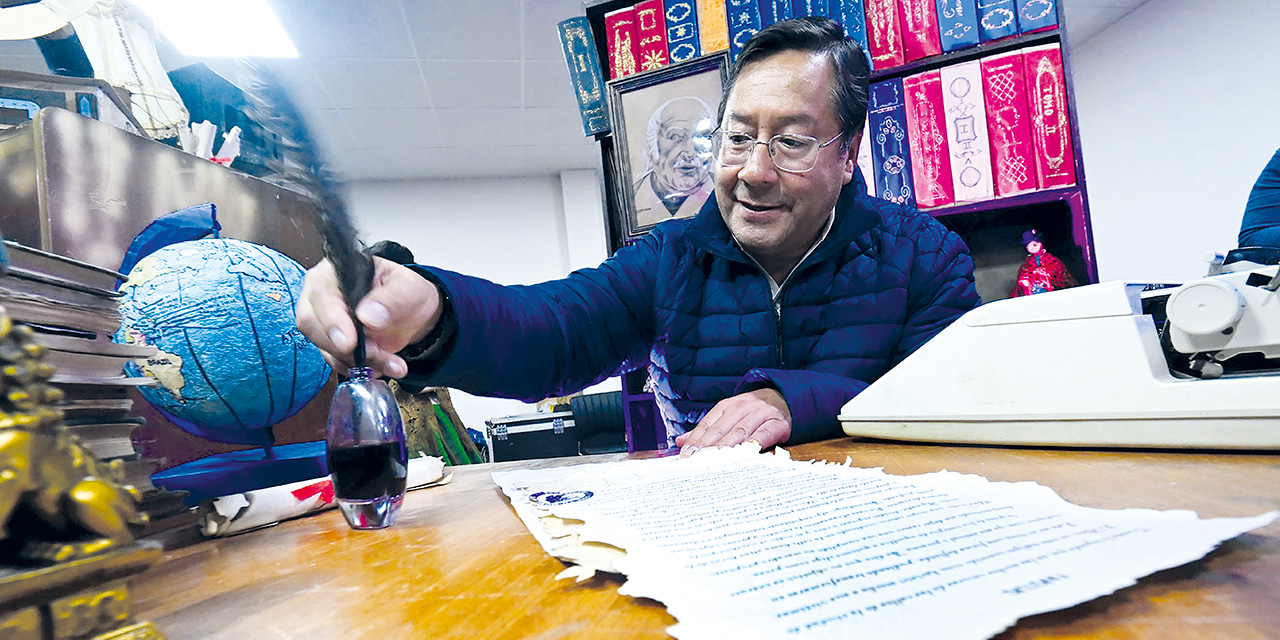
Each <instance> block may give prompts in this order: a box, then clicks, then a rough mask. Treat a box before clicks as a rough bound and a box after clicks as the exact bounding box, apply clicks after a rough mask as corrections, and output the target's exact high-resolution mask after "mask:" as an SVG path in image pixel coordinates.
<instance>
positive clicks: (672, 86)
mask: <svg viewBox="0 0 1280 640" xmlns="http://www.w3.org/2000/svg"><path fill="white" fill-rule="evenodd" d="M728 76H729V62H728V55H727V54H726V53H725V52H720V53H716V54H712V55H707V56H702V57H700V58H695V59H693V60H689V61H688V62H682V63H679V64H675V65H670V66H667V67H662V68H660V69H655V70H653V71H647V72H645V73H641V74H637V75H633V76H628V77H626V78H619V79H617V80H613V81H610V82H609V83H608V85H607V86H608V96H609V97H608V102H609V120H610V124H611V125H612V128H613V158H612V160H613V162H612V163H611V165H612V172H613V176H612V177H613V181H612V182H613V185H614V191H615V194H614V202H615V203H616V206H615V207H614V212H613V213H614V215H615V216H616V218H617V219H616V220H615V221H614V222H615V225H614V228H615V229H617V230H618V231H619V232H620V233H621V235H622V240H623V241H624V242H626V241H629V240H632V239H634V238H636V237H639V236H642V235H644V234H645V233H647V232H648V231H649V229H652V228H653V227H654V226H655V225H656V224H658V223H659V222H661V221H663V220H669V219H674V218H688V217H692V216H693V215H694V214H696V213H697V212H698V209H699V208H700V207H701V206H702V204H703V203H704V202H706V199H707V198H708V197H709V196H710V194H711V192H712V191H713V190H714V187H715V181H714V177H713V176H714V171H713V168H714V167H713V164H712V160H711V140H710V134H711V132H712V131H714V130H715V128H716V126H717V124H718V123H717V122H716V110H717V109H718V108H719V105H720V97H721V96H722V95H723V93H724V85H725V82H726V81H727V80H728Z"/></svg>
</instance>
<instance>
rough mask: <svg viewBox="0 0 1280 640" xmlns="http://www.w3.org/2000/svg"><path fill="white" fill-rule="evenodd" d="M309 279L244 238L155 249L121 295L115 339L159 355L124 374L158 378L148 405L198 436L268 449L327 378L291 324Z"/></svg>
mask: <svg viewBox="0 0 1280 640" xmlns="http://www.w3.org/2000/svg"><path fill="white" fill-rule="evenodd" d="M303 275H304V271H303V268H302V266H301V265H299V264H298V263H297V262H295V261H293V260H292V259H290V258H289V257H287V256H285V255H284V254H281V253H280V252H278V251H275V250H273V249H270V248H268V247H264V246H262V245H258V244H253V243H250V242H244V241H241V240H232V239H222V238H209V239H203V240H193V241H189V242H180V243H177V244H172V245H169V246H167V247H164V248H161V249H159V250H157V251H155V252H154V253H152V254H150V255H148V256H146V257H145V258H143V259H141V260H139V261H138V263H137V264H136V265H134V267H133V269H132V270H130V272H129V274H128V279H127V280H125V282H124V284H123V285H121V287H120V291H121V293H122V294H123V297H122V298H121V299H120V311H121V315H122V316H123V322H122V324H121V327H120V330H119V331H118V332H117V333H116V335H115V341H116V342H119V343H124V344H147V345H152V346H155V347H156V348H157V349H158V353H157V354H156V355H155V356H153V357H151V358H148V359H146V360H135V361H133V362H131V363H130V364H128V365H126V367H125V369H126V373H128V374H129V375H131V376H149V377H152V378H155V379H156V380H157V381H158V383H159V384H156V385H152V386H144V387H141V388H140V389H139V390H140V391H141V393H142V395H143V397H145V398H146V399H147V401H149V402H151V404H153V405H155V407H156V408H157V409H159V410H160V411H161V412H162V413H164V414H165V415H166V416H167V417H169V418H170V419H171V420H173V422H174V424H176V425H178V426H179V427H181V428H182V429H184V430H186V431H187V432H188V433H191V434H192V435H196V436H200V437H203V438H206V439H209V440H213V441H216V442H223V443H231V444H248V445H257V446H266V445H269V444H271V433H270V429H269V427H270V426H272V425H274V424H276V423H278V422H280V421H282V420H284V419H285V418H288V417H289V416H291V415H293V414H295V413H297V412H298V411H299V410H301V409H302V407H303V406H305V405H306V404H307V403H308V402H309V401H310V400H311V399H312V398H313V397H315V395H316V393H317V392H318V391H319V390H320V388H321V387H323V386H324V384H325V382H326V381H327V380H328V378H329V373H330V369H329V365H328V363H326V362H325V361H324V358H323V357H321V355H320V350H319V349H317V348H316V346H315V345H313V344H312V343H311V342H310V341H309V340H307V339H306V338H305V337H304V336H303V335H302V333H301V332H299V331H298V329H297V327H296V325H295V323H294V318H295V316H294V304H295V301H296V300H297V297H298V295H299V294H300V293H301V291H302V279H303Z"/></svg>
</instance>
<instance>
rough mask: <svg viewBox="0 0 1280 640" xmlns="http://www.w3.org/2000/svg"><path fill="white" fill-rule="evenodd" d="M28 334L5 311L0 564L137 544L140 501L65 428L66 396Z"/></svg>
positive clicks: (0, 380) (0, 340)
mask: <svg viewBox="0 0 1280 640" xmlns="http://www.w3.org/2000/svg"><path fill="white" fill-rule="evenodd" d="M45 350H46V349H45V347H44V346H42V345H40V344H38V343H37V342H36V341H35V337H34V333H33V332H32V330H31V328H30V327H27V326H23V325H15V324H13V322H12V321H11V320H10V319H9V316H8V314H7V313H5V312H4V310H3V308H0V556H8V557H0V562H7V561H12V560H19V561H27V562H65V561H69V560H75V559H78V558H84V557H87V556H91V555H94V554H97V553H101V552H103V551H106V550H108V549H115V548H119V547H123V546H127V545H128V544H129V543H130V542H132V541H133V535H132V533H131V531H130V529H129V527H130V525H142V524H145V523H146V515H145V514H142V513H140V512H139V511H138V504H139V501H140V496H139V494H138V492H137V490H136V489H134V488H133V487H130V486H126V485H124V484H123V479H124V467H123V464H122V463H121V462H120V461H119V460H115V461H112V462H111V463H106V462H103V461H101V460H99V459H98V458H96V457H95V456H94V455H93V454H92V453H90V452H89V451H88V450H86V449H85V448H84V447H83V446H82V445H81V444H80V442H79V441H78V440H77V439H76V438H75V437H74V436H72V435H70V434H69V433H68V432H67V430H66V429H64V428H63V426H62V420H63V413H62V410H61V409H58V408H57V405H58V403H59V402H61V401H62V391H61V390H60V389H57V388H55V387H53V386H52V385H50V384H49V378H50V377H51V376H52V375H53V372H54V371H53V367H52V366H50V365H49V364H47V363H46V362H45V361H44V354H45Z"/></svg>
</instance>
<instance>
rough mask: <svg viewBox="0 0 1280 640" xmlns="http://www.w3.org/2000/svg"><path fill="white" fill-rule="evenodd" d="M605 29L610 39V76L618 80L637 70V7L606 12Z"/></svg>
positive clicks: (608, 44)
mask: <svg viewBox="0 0 1280 640" xmlns="http://www.w3.org/2000/svg"><path fill="white" fill-rule="evenodd" d="M604 30H605V33H606V34H608V38H609V40H608V41H607V42H606V43H605V44H606V45H607V46H608V48H609V78H610V79H613V80H617V79H618V78H624V77H626V76H629V75H631V74H633V73H635V72H636V70H637V69H639V65H637V64H636V59H637V58H636V54H637V49H636V12H635V7H627V8H626V9H618V10H617V11H610V12H609V13H606V14H604Z"/></svg>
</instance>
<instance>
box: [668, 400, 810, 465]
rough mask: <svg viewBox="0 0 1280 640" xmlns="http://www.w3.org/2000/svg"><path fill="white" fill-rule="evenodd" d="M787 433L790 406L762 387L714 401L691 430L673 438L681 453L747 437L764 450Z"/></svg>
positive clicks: (733, 443) (744, 439) (745, 439)
mask: <svg viewBox="0 0 1280 640" xmlns="http://www.w3.org/2000/svg"><path fill="white" fill-rule="evenodd" d="M790 436H791V409H790V408H789V407H787V401H786V400H785V399H783V397H782V394H781V393H779V392H778V391H777V390H776V389H767V388H766V389H756V390H755V391H748V392H746V393H740V394H738V395H736V396H731V397H728V398H725V399H724V400H721V401H720V402H717V403H716V406H714V407H712V408H711V411H709V412H707V415H706V416H705V417H704V418H702V420H701V421H699V422H698V426H697V427H696V428H695V429H694V430H693V431H690V432H688V433H685V434H682V435H680V436H677V437H676V446H677V447H680V455H682V456H687V455H692V454H693V452H695V451H697V450H698V449H702V448H704V447H731V446H733V445H737V444H742V443H743V442H747V441H748V440H754V441H756V442H758V443H760V448H761V449H768V448H769V447H772V446H773V445H775V444H778V443H780V442H785V441H786V439H787V438H789V437H790Z"/></svg>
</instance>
